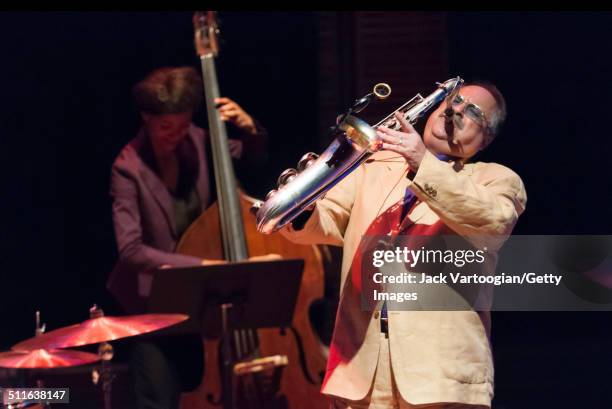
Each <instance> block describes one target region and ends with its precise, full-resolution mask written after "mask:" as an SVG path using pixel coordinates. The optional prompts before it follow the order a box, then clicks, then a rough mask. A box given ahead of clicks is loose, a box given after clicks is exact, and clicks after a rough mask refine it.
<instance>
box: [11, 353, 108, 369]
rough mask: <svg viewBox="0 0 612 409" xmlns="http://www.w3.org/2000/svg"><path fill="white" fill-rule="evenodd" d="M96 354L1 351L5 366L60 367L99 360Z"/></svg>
mask: <svg viewBox="0 0 612 409" xmlns="http://www.w3.org/2000/svg"><path fill="white" fill-rule="evenodd" d="M99 360H100V357H98V355H96V354H90V353H89V352H82V351H70V350H50V351H47V350H46V349H35V350H33V351H27V352H26V351H8V352H2V353H0V367H3V368H60V367H65V366H77V365H85V364H90V363H92V362H97V361H99Z"/></svg>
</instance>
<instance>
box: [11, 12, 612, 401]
mask: <svg viewBox="0 0 612 409" xmlns="http://www.w3.org/2000/svg"><path fill="white" fill-rule="evenodd" d="M221 18H222V19H223V32H224V37H225V43H224V44H223V46H224V48H223V50H222V55H221V57H220V58H219V60H218V65H217V68H218V72H219V77H220V78H219V79H220V88H221V90H222V93H223V94H225V95H227V96H229V97H231V98H233V99H235V100H236V101H238V102H239V103H240V104H241V105H242V106H243V107H244V108H245V109H246V110H247V111H248V112H250V113H251V114H253V116H255V117H257V118H258V119H259V120H260V121H261V122H262V123H263V124H264V125H265V126H266V127H267V128H268V130H269V132H270V136H271V143H270V160H269V163H268V164H267V165H265V166H262V168H261V171H260V172H259V173H258V174H254V175H253V177H252V178H251V180H245V181H244V183H245V184H246V185H247V186H248V187H249V190H250V191H251V192H252V193H254V194H256V195H262V194H263V193H265V192H266V191H267V190H268V189H269V188H271V187H272V186H273V185H274V180H275V179H276V176H277V175H278V173H279V172H280V171H281V170H283V169H284V168H286V167H289V166H293V165H294V163H295V161H296V160H297V159H298V158H299V157H300V156H301V154H302V153H304V152H306V151H309V150H315V151H316V150H320V145H321V144H320V139H319V137H318V136H317V135H316V133H317V126H316V124H317V120H318V118H317V112H318V111H317V107H316V103H317V102H316V101H317V95H318V94H317V86H318V83H317V71H316V70H317V67H316V62H317V58H318V51H317V50H318V48H317V47H318V43H317V36H316V33H317V18H316V15H315V14H313V13H298V12H290V13H289V12H287V13H221ZM447 22H448V26H447V30H448V53H449V55H448V61H449V71H450V73H451V75H461V76H463V77H464V78H468V79H474V78H483V79H489V80H491V81H493V82H494V83H496V84H497V85H498V86H499V88H500V89H501V91H502V92H503V93H504V94H505V96H506V100H507V103H508V118H509V119H508V122H507V126H506V127H505V129H504V132H503V133H502V135H501V136H500V137H499V139H498V140H497V141H496V142H495V143H494V144H493V145H492V146H491V147H490V148H489V149H488V150H487V151H486V152H484V153H483V154H482V156H481V157H480V158H479V159H481V160H485V161H494V162H500V163H503V164H505V165H507V166H509V167H510V168H512V169H513V170H515V171H516V172H517V173H518V174H519V175H521V177H522V178H523V180H524V182H525V185H526V187H527V192H528V197H529V201H528V206H527V211H526V213H525V214H524V215H523V216H522V217H521V219H520V220H519V223H518V225H517V226H516V229H515V233H517V234H609V233H610V226H612V223H611V222H612V217H611V216H610V212H609V208H610V205H609V202H610V200H612V182H611V180H610V173H611V172H610V150H611V149H612V141H611V132H610V125H609V124H610V119H611V117H612V75H611V74H612V56H611V55H610V53H609V50H608V48H609V47H608V42H609V39H610V38H612V14H611V13H568V12H567V13H519V12H512V13H476V12H470V13H449V14H448V19H447ZM192 44H193V43H192V28H191V13H190V12H179V13H160V12H157V13H123V12H122V13H116V12H112V13H111V12H104V13H59V12H55V13H1V14H0V50H1V51H2V62H1V63H0V81H1V82H0V92H1V93H0V96H1V97H0V143H1V144H2V145H1V148H0V152H1V155H2V160H1V161H0V163H2V180H3V184H2V185H3V191H4V193H3V196H2V200H1V202H0V203H1V206H2V221H3V223H2V228H1V229H0V234H1V240H2V242H1V244H2V247H1V248H2V252H1V253H0V254H1V258H0V285H1V287H2V297H1V300H0V317H1V320H0V322H1V326H0V348H1V349H3V350H4V349H8V348H9V347H10V346H11V345H12V344H14V343H16V342H17V341H20V340H22V339H25V338H28V337H30V336H32V335H33V326H34V323H33V318H34V311H36V309H40V310H41V311H42V314H43V319H44V321H46V322H47V324H48V328H50V329H54V328H58V327H61V326H64V325H68V324H72V323H75V322H79V321H82V320H84V319H86V318H87V309H88V308H89V307H90V306H91V304H92V303H94V302H96V303H98V304H100V305H102V307H103V308H104V309H105V310H106V311H107V313H108V314H113V313H117V311H118V310H117V307H116V305H115V304H114V302H113V300H112V299H111V298H110V296H109V295H108V294H107V292H106V290H105V288H104V283H105V280H106V277H107V274H108V272H109V271H110V270H111V269H112V266H113V264H114V262H115V257H116V250H115V243H114V237H113V229H112V222H111V212H110V206H111V202H110V197H109V195H108V190H109V175H110V173H109V172H110V166H111V164H112V161H113V160H114V157H115V156H116V155H117V153H118V152H119V150H120V149H121V147H122V146H123V145H124V144H125V143H127V142H128V141H129V140H130V139H131V138H132V137H133V136H134V134H135V132H136V130H137V127H138V123H139V122H138V116H137V114H136V112H135V111H134V109H133V108H132V105H131V100H130V88H131V86H132V85H133V84H134V83H135V82H136V81H138V80H140V79H141V78H142V77H143V76H144V75H146V74H147V73H148V72H149V71H151V70H152V69H154V68H157V67H160V66H165V65H193V66H194V67H196V68H199V66H198V59H197V57H196V56H195V55H194V52H193V45H192ZM384 57H385V56H384V55H381V56H380V59H378V60H377V61H373V62H372V64H384V63H385V58H384ZM414 58H418V56H415V57H414ZM406 75H410V67H409V66H407V67H406ZM444 79H445V78H440V80H444ZM423 92H427V90H423ZM355 97H357V95H355ZM409 97H412V95H407V96H406V98H407V99H408V98H409ZM344 108H345V107H338V111H341V110H342V109H344ZM203 117H204V115H203V113H202V114H200V115H197V116H196V118H197V119H196V122H198V123H200V124H202V125H203V119H200V118H203ZM493 344H494V345H493V346H494V354H495V360H496V385H495V387H496V398H495V403H496V407H497V408H500V409H505V408H520V409H522V408H532V407H533V408H543V407H546V408H548V407H550V408H553V407H554V408H562V407H568V408H569V407H572V408H573V407H585V408H593V409H598V408H602V409H604V408H610V407H612V396H610V395H611V393H610V392H609V386H608V385H609V381H610V379H612V347H611V346H610V345H612V317H611V316H610V314H609V313H571V312H567V313H500V312H497V313H494V325H493Z"/></svg>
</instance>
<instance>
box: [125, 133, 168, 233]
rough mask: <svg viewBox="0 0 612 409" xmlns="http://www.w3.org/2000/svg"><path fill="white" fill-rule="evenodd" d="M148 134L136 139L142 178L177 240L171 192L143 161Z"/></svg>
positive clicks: (140, 134) (141, 134)
mask: <svg viewBox="0 0 612 409" xmlns="http://www.w3.org/2000/svg"><path fill="white" fill-rule="evenodd" d="M146 137H147V136H146V134H145V131H144V128H143V129H141V130H140V131H139V132H138V136H137V137H136V144H135V148H136V149H137V150H138V152H139V154H140V156H141V158H140V159H141V161H140V162H141V167H140V176H141V178H142V181H143V182H144V184H145V185H146V186H147V188H148V189H149V191H150V192H151V195H152V196H153V198H154V199H155V201H156V202H157V204H158V205H159V207H160V208H161V210H162V213H163V214H164V217H165V218H166V221H167V222H168V226H169V227H170V231H171V232H172V235H173V236H174V237H175V238H176V235H177V234H176V222H175V220H174V208H173V205H172V197H171V196H170V192H169V191H168V189H167V188H166V185H164V182H162V180H161V179H160V178H159V176H157V174H156V173H155V172H154V171H153V169H151V168H150V167H149V166H148V165H147V164H146V163H145V161H144V160H142V149H143V146H144V144H145V143H146V142H147V141H146V139H145V138H146Z"/></svg>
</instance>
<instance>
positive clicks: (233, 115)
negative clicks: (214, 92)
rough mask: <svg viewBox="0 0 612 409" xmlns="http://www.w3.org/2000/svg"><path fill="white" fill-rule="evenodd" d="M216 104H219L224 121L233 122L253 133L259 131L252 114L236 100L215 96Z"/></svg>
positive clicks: (218, 107)
mask: <svg viewBox="0 0 612 409" xmlns="http://www.w3.org/2000/svg"><path fill="white" fill-rule="evenodd" d="M215 104H217V109H218V110H219V115H220V117H221V120H222V121H226V122H231V123H233V124H234V125H236V126H237V127H238V128H240V129H242V130H243V131H245V132H247V133H249V134H251V135H254V134H255V133H257V127H256V126H255V121H254V120H253V118H252V117H251V115H249V114H247V113H246V112H245V111H244V109H242V108H241V107H240V105H238V104H237V103H236V102H234V101H232V100H231V99H229V98H215Z"/></svg>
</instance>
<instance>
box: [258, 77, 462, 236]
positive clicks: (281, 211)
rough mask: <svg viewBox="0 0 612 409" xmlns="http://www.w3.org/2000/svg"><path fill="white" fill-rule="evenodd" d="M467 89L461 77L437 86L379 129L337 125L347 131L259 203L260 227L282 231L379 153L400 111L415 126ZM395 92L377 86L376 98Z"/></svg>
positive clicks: (354, 121)
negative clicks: (383, 134)
mask: <svg viewBox="0 0 612 409" xmlns="http://www.w3.org/2000/svg"><path fill="white" fill-rule="evenodd" d="M462 85H463V79H461V78H460V77H457V78H452V79H449V80H447V81H445V82H444V83H442V84H440V83H438V88H437V89H436V90H435V91H434V92H432V93H431V94H430V95H428V96H427V97H425V98H423V97H422V96H421V95H420V94H417V95H416V96H415V97H414V98H412V99H411V100H410V101H408V102H406V103H405V104H404V105H402V106H400V107H399V108H398V109H396V110H395V111H393V112H392V113H391V114H389V115H388V116H387V117H385V118H384V119H383V120H382V121H380V122H378V123H377V124H376V125H374V126H370V125H369V124H368V123H366V122H365V121H363V120H361V119H359V118H357V117H355V116H353V115H346V116H345V117H344V118H343V120H342V122H340V123H339V124H338V128H339V129H341V130H342V131H344V132H343V133H342V134H340V135H339V136H338V137H336V138H335V139H334V141H333V142H332V143H331V144H330V145H329V146H328V147H327V149H326V150H325V151H324V152H323V153H322V154H321V155H320V156H317V155H316V154H314V153H312V152H309V153H307V154H306V155H304V156H303V157H302V158H301V159H300V161H299V163H298V165H297V169H287V170H285V171H284V172H283V173H282V174H281V175H280V177H279V178H278V188H277V189H276V190H272V191H270V192H269V193H268V195H267V196H266V200H265V202H263V203H262V202H257V203H255V204H254V206H253V210H255V211H256V212H257V213H256V217H257V229H258V230H259V231H260V232H262V233H266V234H269V233H273V232H275V231H277V230H279V229H280V228H281V227H283V226H284V225H286V224H287V223H289V222H291V221H292V220H293V219H295V218H296V217H297V216H298V215H299V214H300V213H302V212H303V211H304V210H305V209H307V208H308V207H309V206H310V205H311V204H312V203H314V202H315V201H316V200H317V199H319V198H320V197H321V196H323V195H324V194H325V192H327V191H328V190H329V189H331V188H332V187H333V186H334V185H336V183H338V182H340V181H341V180H342V179H344V177H346V176H347V175H348V174H349V173H351V172H352V171H353V170H355V169H356V168H357V167H359V165H361V164H362V163H363V162H364V161H365V160H366V159H367V158H368V157H369V156H370V155H372V154H373V153H374V152H376V151H377V150H379V149H380V144H381V142H380V140H379V139H378V137H377V136H376V128H377V127H378V126H380V125H384V126H386V127H388V128H392V129H399V128H400V124H399V123H398V121H397V120H396V119H395V117H394V114H395V112H401V114H402V115H403V116H404V118H406V119H407V120H408V121H410V122H411V123H412V124H414V123H416V122H417V120H418V119H419V118H421V117H422V116H423V115H424V114H425V113H426V112H427V111H429V110H430V109H431V108H432V107H434V106H436V105H437V104H438V103H440V102H442V101H443V100H444V98H445V97H446V96H447V95H449V94H451V93H452V92H453V91H455V90H456V89H458V88H459V87H461V86H462ZM384 86H386V87H384ZM387 88H388V89H387ZM390 93H391V88H390V87H389V86H388V85H387V84H382V85H381V84H376V85H375V86H374V91H373V94H374V95H376V96H377V97H378V98H380V99H383V98H386V97H387V96H388V95H389V94H390ZM378 94H381V96H379V95H378Z"/></svg>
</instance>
